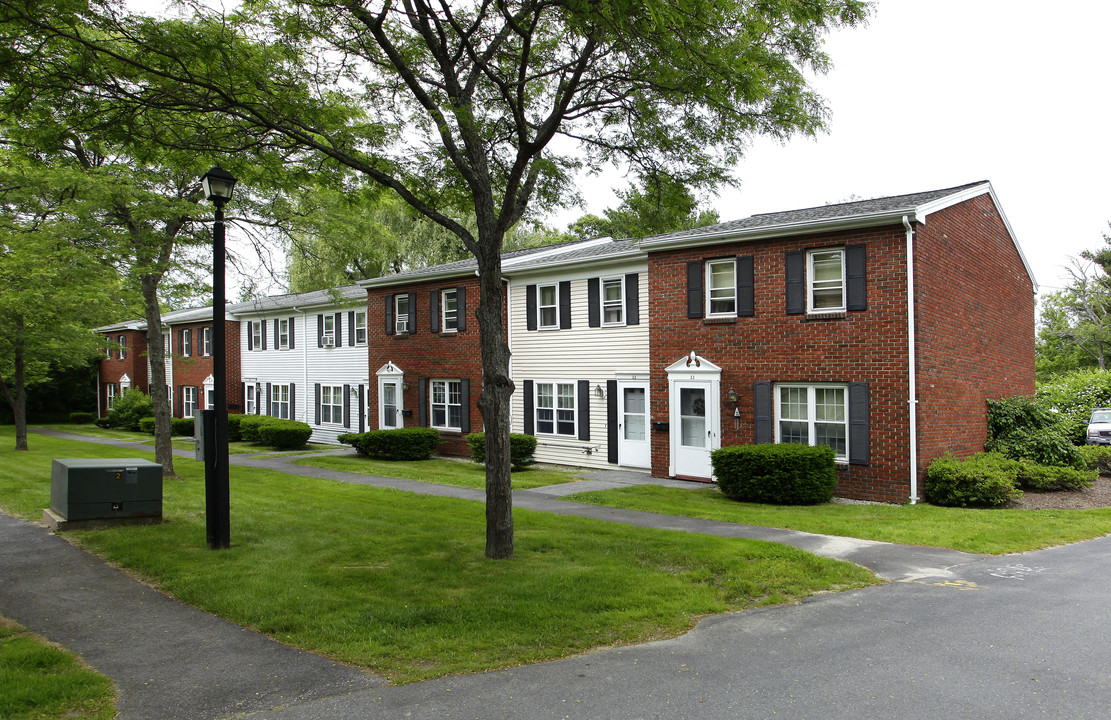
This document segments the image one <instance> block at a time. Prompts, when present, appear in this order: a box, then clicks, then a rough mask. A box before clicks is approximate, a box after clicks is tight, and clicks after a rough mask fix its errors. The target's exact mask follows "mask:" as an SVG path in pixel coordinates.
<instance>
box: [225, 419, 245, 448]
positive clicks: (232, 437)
mask: <svg viewBox="0 0 1111 720" xmlns="http://www.w3.org/2000/svg"><path fill="white" fill-rule="evenodd" d="M242 421H243V416H242V415H228V442H238V441H239V439H240V434H239V423H241V422H242Z"/></svg>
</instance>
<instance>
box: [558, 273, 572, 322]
mask: <svg viewBox="0 0 1111 720" xmlns="http://www.w3.org/2000/svg"><path fill="white" fill-rule="evenodd" d="M559 329H560V330H570V329H571V281H570V280H564V281H563V282H561V283H560V284H559Z"/></svg>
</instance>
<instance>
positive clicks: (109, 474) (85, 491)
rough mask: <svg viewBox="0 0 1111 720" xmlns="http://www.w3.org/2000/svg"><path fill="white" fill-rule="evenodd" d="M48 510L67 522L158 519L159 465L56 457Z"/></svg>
mask: <svg viewBox="0 0 1111 720" xmlns="http://www.w3.org/2000/svg"><path fill="white" fill-rule="evenodd" d="M50 509H51V510H52V511H53V512H54V513H55V514H56V515H60V516H61V517H62V518H63V519H65V520H68V521H75V520H123V519H139V518H148V519H149V518H161V517H162V466H161V465H160V464H158V463H153V462H151V461H149V460H140V459H139V458H96V459H80V460H58V459H55V460H54V466H53V469H52V472H51V476H50ZM156 521H157V520H156Z"/></svg>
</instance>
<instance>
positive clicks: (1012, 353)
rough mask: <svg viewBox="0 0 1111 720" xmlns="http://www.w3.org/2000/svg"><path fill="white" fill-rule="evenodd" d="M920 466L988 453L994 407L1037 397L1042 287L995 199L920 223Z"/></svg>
mask: <svg viewBox="0 0 1111 720" xmlns="http://www.w3.org/2000/svg"><path fill="white" fill-rule="evenodd" d="M915 285H916V287H915V294H916V296H917V307H918V319H917V334H918V358H917V361H918V362H917V365H918V447H919V468H920V469H921V470H924V469H925V467H926V466H927V465H928V464H929V462H930V460H932V459H934V458H936V457H938V456H940V455H943V454H945V452H947V451H948V452H952V453H953V454H954V455H956V456H958V457H967V456H968V455H971V454H973V453H976V452H980V451H981V450H983V449H984V440H985V439H986V434H987V416H986V412H985V411H986V401H987V400H989V399H998V398H1001V397H1009V396H1012V395H1028V394H1031V393H1033V392H1034V288H1033V284H1032V283H1031V280H1030V277H1029V276H1028V275H1027V273H1026V270H1025V267H1024V266H1023V263H1022V259H1021V258H1020V256H1019V254H1018V251H1017V250H1016V249H1015V246H1014V243H1013V241H1012V240H1011V237H1010V235H1009V234H1008V233H1007V230H1006V226H1005V225H1004V224H1003V221H1002V220H1001V218H1000V217H999V214H998V212H996V209H995V205H994V203H993V202H992V200H991V196H989V195H981V196H980V197H978V198H974V199H972V200H969V201H967V202H964V203H961V204H960V205H956V206H953V207H951V208H947V209H946V210H943V211H941V212H938V213H936V214H933V215H930V216H928V217H927V218H926V222H925V223H924V224H921V225H919V226H917V228H916V240H915Z"/></svg>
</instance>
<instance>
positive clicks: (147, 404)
mask: <svg viewBox="0 0 1111 720" xmlns="http://www.w3.org/2000/svg"><path fill="white" fill-rule="evenodd" d="M153 416H154V405H153V404H152V403H151V399H150V398H149V397H148V396H147V394H146V393H144V392H143V391H142V390H139V389H138V388H131V389H129V390H128V391H127V392H125V393H124V394H123V396H122V397H119V398H117V399H116V402H115V404H114V405H113V406H112V409H111V410H109V411H108V425H109V426H110V427H114V428H119V429H120V430H130V431H132V432H134V431H136V430H138V429H139V420H141V419H142V418H145V417H153Z"/></svg>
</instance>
